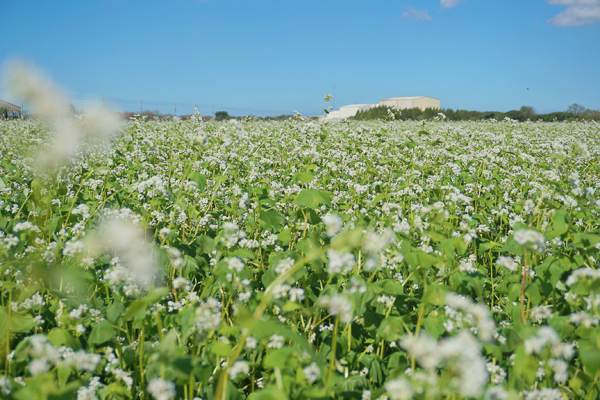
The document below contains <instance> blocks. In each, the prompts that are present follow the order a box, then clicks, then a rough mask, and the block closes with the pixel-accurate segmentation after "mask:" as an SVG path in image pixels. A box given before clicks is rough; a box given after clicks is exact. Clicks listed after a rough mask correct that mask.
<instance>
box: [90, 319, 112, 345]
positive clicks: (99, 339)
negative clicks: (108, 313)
mask: <svg viewBox="0 0 600 400" xmlns="http://www.w3.org/2000/svg"><path fill="white" fill-rule="evenodd" d="M116 335H117V330H116V329H115V328H113V327H112V325H111V324H110V323H108V322H107V321H102V322H100V323H99V324H97V325H94V327H93V328H92V333H90V337H89V339H88V343H90V344H102V343H105V342H108V341H109V340H111V339H112V338H113V337H115V336H116Z"/></svg>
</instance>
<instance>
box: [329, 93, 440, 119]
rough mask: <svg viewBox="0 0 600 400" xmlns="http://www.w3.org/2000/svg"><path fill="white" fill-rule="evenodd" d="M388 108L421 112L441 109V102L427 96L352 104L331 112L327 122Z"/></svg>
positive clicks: (392, 98) (391, 98)
mask: <svg viewBox="0 0 600 400" xmlns="http://www.w3.org/2000/svg"><path fill="white" fill-rule="evenodd" d="M380 106H388V107H396V108H398V109H400V110H405V109H408V108H419V109H421V111H425V109H426V108H433V109H438V110H439V109H441V107H440V100H439V99H434V98H433V97H427V96H414V97H390V98H389V99H383V100H380V101H379V103H375V104H350V105H347V106H341V107H340V109H339V110H334V111H331V112H330V113H329V114H327V116H326V117H325V119H326V120H328V121H330V120H338V119H345V118H350V117H354V116H355V115H356V113H358V112H359V111H361V112H364V111H367V110H369V109H371V108H373V107H380Z"/></svg>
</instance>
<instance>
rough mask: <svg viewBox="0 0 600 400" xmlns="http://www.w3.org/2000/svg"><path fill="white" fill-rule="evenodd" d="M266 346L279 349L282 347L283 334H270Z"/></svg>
mask: <svg viewBox="0 0 600 400" xmlns="http://www.w3.org/2000/svg"><path fill="white" fill-rule="evenodd" d="M267 347H268V348H270V349H280V348H282V347H283V336H279V335H277V334H274V335H271V337H270V338H269V343H267Z"/></svg>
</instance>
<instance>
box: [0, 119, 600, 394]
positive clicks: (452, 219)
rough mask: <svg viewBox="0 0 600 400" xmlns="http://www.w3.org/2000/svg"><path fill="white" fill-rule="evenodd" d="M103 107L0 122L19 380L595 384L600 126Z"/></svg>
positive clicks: (4, 314) (4, 231)
mask: <svg viewBox="0 0 600 400" xmlns="http://www.w3.org/2000/svg"><path fill="white" fill-rule="evenodd" d="M94 124H95V121H93V120H91V119H90V118H75V119H71V120H69V121H68V122H63V124H62V125H61V126H57V124H50V123H48V124H47V123H43V122H39V121H37V120H12V121H9V120H0V154H1V157H0V160H1V161H0V176H1V179H0V243H1V246H0V257H1V258H0V260H1V261H0V279H1V280H0V299H1V308H0V397H2V398H6V399H13V398H14V399H20V400H29V399H31V400H33V399H78V400H84V399H102V400H108V399H155V400H170V399H188V400H192V399H218V400H223V399H244V398H248V399H252V400H258V399H277V400H278V399H329V398H337V399H362V400H369V399H372V400H375V399H382V400H383V399H392V400H408V399H423V400H424V399H453V400H454V399H489V400H492V399H493V400H504V399H526V400H538V399H556V400H558V399H597V398H598V396H599V393H600V392H599V387H598V385H599V383H600V382H599V377H600V328H599V327H598V321H599V316H600V312H599V311H600V310H599V307H600V272H598V270H597V268H598V261H599V260H600V255H599V254H598V253H599V249H600V235H599V233H598V227H599V223H600V222H599V215H598V214H599V212H600V200H599V197H598V188H599V186H600V179H599V178H600V176H599V175H600V169H599V161H598V160H599V156H600V127H599V126H598V124H596V123H593V122H590V123H583V122H581V123H577V122H572V123H533V122H526V123H517V122H515V121H511V120H504V121H494V120H490V121H487V122H464V123H456V122H446V121H444V120H443V118H440V119H438V120H437V121H431V122H406V121H385V122H383V121H380V122H364V121H363V122H360V121H344V122H332V123H323V122H317V121H308V120H305V119H304V118H303V117H301V116H299V115H297V116H296V118H294V119H290V120H288V121H284V122H265V121H257V120H243V121H235V122H216V121H209V122H202V120H201V119H200V118H199V116H195V117H192V118H191V119H190V120H187V121H181V120H177V119H174V120H169V121H166V120H162V121H158V120H155V121H146V120H143V119H140V118H134V119H131V120H129V121H125V122H123V123H121V124H120V125H119V127H118V130H117V132H118V134H117V135H116V136H115V137H114V138H113V140H112V141H110V142H108V143H107V142H103V141H98V140H96V139H95V136H94V135H92V134H91V132H97V131H98V128H97V126H96V125H97V124H96V125H94ZM65 132H67V133H65ZM75 137H76V138H78V139H77V140H75V139H73V138H75ZM78 140H79V141H78Z"/></svg>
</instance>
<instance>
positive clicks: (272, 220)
mask: <svg viewBox="0 0 600 400" xmlns="http://www.w3.org/2000/svg"><path fill="white" fill-rule="evenodd" d="M258 219H260V220H262V221H264V222H266V223H267V224H269V225H273V226H275V227H277V226H280V225H281V224H282V223H283V222H285V218H283V217H282V216H281V215H279V213H278V212H277V211H275V210H269V211H264V210H262V211H261V212H260V214H259V215H258Z"/></svg>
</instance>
